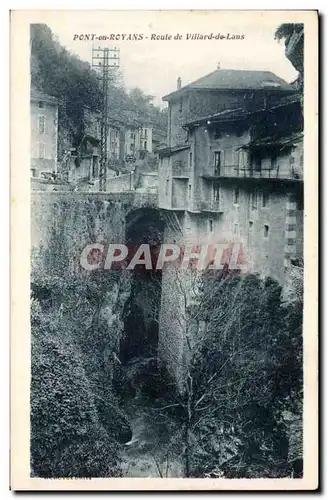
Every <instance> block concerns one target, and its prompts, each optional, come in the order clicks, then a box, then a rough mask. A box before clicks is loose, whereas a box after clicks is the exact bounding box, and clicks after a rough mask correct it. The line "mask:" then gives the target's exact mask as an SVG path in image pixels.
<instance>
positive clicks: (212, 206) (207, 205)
mask: <svg viewBox="0 0 328 500" xmlns="http://www.w3.org/2000/svg"><path fill="white" fill-rule="evenodd" d="M197 209H198V210H199V211H201V212H216V213H220V212H224V207H223V204H222V201H220V200H208V201H200V202H199V203H198V204H197Z"/></svg>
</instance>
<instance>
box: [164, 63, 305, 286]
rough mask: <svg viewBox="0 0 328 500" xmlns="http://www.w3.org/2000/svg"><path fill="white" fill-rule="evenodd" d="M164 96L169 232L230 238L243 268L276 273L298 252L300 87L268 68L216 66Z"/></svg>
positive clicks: (196, 240) (296, 257) (199, 239)
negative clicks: (172, 224) (173, 225)
mask: <svg viewBox="0 0 328 500" xmlns="http://www.w3.org/2000/svg"><path fill="white" fill-rule="evenodd" d="M164 99H165V100H167V101H168V103H169V115H168V116H169V118H168V146H167V147H166V148H162V149H161V150H159V156H160V166H159V179H160V181H159V206H160V208H162V209H164V210H166V211H170V212H172V213H174V217H175V218H176V220H177V221H178V222H177V224H178V226H179V233H180V234H176V235H172V234H170V235H167V238H175V239H177V238H178V237H179V238H180V239H182V240H184V241H187V240H188V238H189V239H190V238H191V239H192V241H193V242H194V243H197V244H198V243H205V242H209V241H214V240H217V241H219V240H228V241H230V240H234V239H236V238H237V239H238V240H239V241H240V243H241V244H242V245H243V249H244V253H245V259H246V263H247V269H248V270H249V271H252V272H257V273H259V274H261V275H270V276H272V277H274V278H277V279H278V280H279V281H281V282H282V281H283V279H284V268H285V266H287V265H288V264H289V263H290V261H297V260H300V259H301V258H302V232H303V222H302V218H303V147H302V144H303V136H302V112H301V107H300V98H299V95H298V94H297V93H296V92H295V90H294V89H293V88H292V87H291V86H290V85H288V84H287V83H286V82H284V81H283V80H281V79H280V78H278V77H277V76H275V75H274V74H272V73H270V72H264V71H239V70H217V71H214V72H213V73H211V74H210V75H207V76H205V77H204V78H201V79H199V80H197V81H196V82H193V83H191V84H190V85H187V86H185V87H182V88H178V89H177V90H176V91H175V92H172V93H171V94H169V95H168V96H165V97H164ZM173 232H174V231H173Z"/></svg>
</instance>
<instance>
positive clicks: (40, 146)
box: [38, 142, 46, 158]
mask: <svg viewBox="0 0 328 500" xmlns="http://www.w3.org/2000/svg"><path fill="white" fill-rule="evenodd" d="M45 155H46V146H45V144H44V143H43V142H39V144H38V158H45Z"/></svg>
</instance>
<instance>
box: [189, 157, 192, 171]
mask: <svg viewBox="0 0 328 500" xmlns="http://www.w3.org/2000/svg"><path fill="white" fill-rule="evenodd" d="M189 167H190V168H191V167H192V153H189Z"/></svg>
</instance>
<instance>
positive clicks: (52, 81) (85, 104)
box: [31, 24, 167, 155]
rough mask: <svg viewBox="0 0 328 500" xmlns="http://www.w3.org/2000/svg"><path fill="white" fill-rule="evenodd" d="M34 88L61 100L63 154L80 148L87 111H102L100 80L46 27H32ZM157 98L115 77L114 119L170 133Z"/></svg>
mask: <svg viewBox="0 0 328 500" xmlns="http://www.w3.org/2000/svg"><path fill="white" fill-rule="evenodd" d="M31 86H32V88H35V89H38V90H40V91H42V92H44V93H46V94H48V95H51V96H54V97H56V98H58V99H59V111H58V128H59V129H58V135H59V141H58V142H59V149H60V155H61V154H62V153H63V152H64V149H65V147H67V145H68V144H69V145H70V147H71V146H73V147H76V146H78V145H79V143H80V140H81V137H82V135H83V133H84V131H85V128H86V126H87V123H86V121H87V117H86V114H85V109H88V110H90V111H91V112H95V113H99V112H100V111H101V105H102V91H101V89H100V85H99V79H98V76H97V74H96V72H95V71H94V70H93V69H92V68H91V67H90V65H89V64H88V63H87V62H85V61H82V60H81V59H79V58H78V57H77V56H75V55H73V54H71V53H70V52H68V51H67V50H66V49H65V48H64V47H62V46H61V45H60V43H59V42H58V41H57V40H56V38H55V37H54V35H53V33H52V32H51V30H50V28H49V27H48V26H47V25H45V24H32V25H31ZM153 99H154V98H153V96H149V95H145V94H144V93H143V92H142V91H141V90H140V89H138V88H134V89H132V90H130V92H128V91H126V89H125V88H124V87H123V85H121V84H120V80H119V78H118V77H116V76H115V75H114V74H112V79H111V81H110V82H109V86H108V101H109V109H110V111H111V116H110V118H112V119H114V120H115V121H116V122H121V123H123V124H124V125H134V126H142V125H143V124H145V123H146V124H147V123H150V124H152V126H153V127H154V133H155V135H156V133H158V132H160V133H164V132H166V121H167V119H166V111H162V110H160V109H159V108H158V107H157V106H155V105H154V104H153ZM65 142H66V143H67V144H66V145H65Z"/></svg>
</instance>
